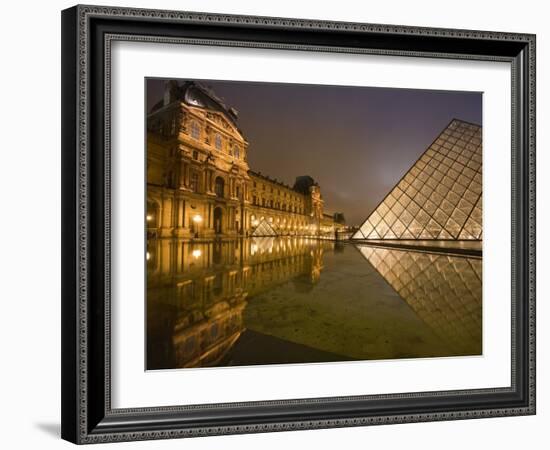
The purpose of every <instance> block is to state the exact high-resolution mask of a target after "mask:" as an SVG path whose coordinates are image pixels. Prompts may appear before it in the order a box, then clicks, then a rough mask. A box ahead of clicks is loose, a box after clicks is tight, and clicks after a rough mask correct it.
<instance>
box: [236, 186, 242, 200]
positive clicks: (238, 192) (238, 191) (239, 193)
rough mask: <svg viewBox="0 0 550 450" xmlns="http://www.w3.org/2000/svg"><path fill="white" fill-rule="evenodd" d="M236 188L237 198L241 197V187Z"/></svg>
mask: <svg viewBox="0 0 550 450" xmlns="http://www.w3.org/2000/svg"><path fill="white" fill-rule="evenodd" d="M236 190H237V198H241V187H240V186H237V187H236Z"/></svg>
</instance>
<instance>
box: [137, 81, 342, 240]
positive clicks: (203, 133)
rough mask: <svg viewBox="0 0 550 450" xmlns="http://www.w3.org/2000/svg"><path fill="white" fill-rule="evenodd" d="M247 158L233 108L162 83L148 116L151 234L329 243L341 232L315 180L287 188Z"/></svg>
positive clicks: (195, 90)
mask: <svg viewBox="0 0 550 450" xmlns="http://www.w3.org/2000/svg"><path fill="white" fill-rule="evenodd" d="M252 151H253V150H252ZM248 152H249V145H248V142H247V140H246V138H245V136H244V135H243V132H242V131H241V130H240V129H239V127H238V125H237V112H236V111H235V110H234V109H233V108H231V107H228V106H227V105H225V104H224V102H223V101H222V100H220V99H219V98H218V97H217V96H216V95H215V93H214V92H212V91H211V90H210V89H208V88H206V87H204V86H202V85H200V84H198V83H195V82H185V83H184V84H182V85H181V86H179V85H178V84H177V83H176V82H175V81H169V82H167V83H166V85H165V92H164V98H163V100H161V101H160V102H159V103H157V104H156V105H155V106H153V108H152V109H151V111H150V113H149V114H148V116H147V215H146V218H147V230H148V236H155V237H177V238H188V239H192V238H199V239H203V238H204V239H211V238H214V237H237V236H281V235H293V236H312V237H333V236H334V234H335V231H336V230H337V229H341V228H343V224H341V223H337V222H336V221H335V220H334V217H336V218H337V219H338V218H339V217H341V216H340V215H336V216H332V215H329V214H326V213H325V212H324V205H323V198H322V196H321V191H320V186H319V185H318V184H317V183H316V182H315V180H314V179H313V178H311V177H310V176H307V175H302V176H298V177H297V178H296V182H295V183H294V185H293V186H292V187H291V186H288V185H286V184H284V183H282V182H280V181H278V180H276V179H273V178H270V177H269V176H267V175H264V174H261V173H259V172H256V171H254V170H253V169H252V168H250V167H249V165H248ZM338 222H341V220H338Z"/></svg>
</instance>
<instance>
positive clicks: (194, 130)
mask: <svg viewBox="0 0 550 450" xmlns="http://www.w3.org/2000/svg"><path fill="white" fill-rule="evenodd" d="M191 137H192V138H193V139H200V138H201V127H200V125H199V124H198V123H197V122H195V121H193V122H191Z"/></svg>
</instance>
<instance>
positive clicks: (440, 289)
mask: <svg viewBox="0 0 550 450" xmlns="http://www.w3.org/2000/svg"><path fill="white" fill-rule="evenodd" d="M359 250H360V251H361V253H362V254H363V256H365V258H366V259H367V260H368V261H369V262H370V263H371V264H372V265H373V266H374V268H375V269H376V270H377V271H378V272H379V273H380V274H381V275H382V276H383V277H384V278H385V280H386V281H387V282H388V283H389V284H390V285H391V287H392V288H393V289H394V290H395V291H397V293H398V294H399V296H400V297H401V298H402V299H403V300H405V301H406V302H407V303H408V304H409V306H410V307H411V308H412V309H413V310H414V312H415V313H416V314H417V315H418V316H419V317H420V318H421V319H422V320H424V322H426V324H428V325H429V326H430V327H431V328H432V329H433V330H434V332H435V333H436V334H437V335H438V336H439V337H440V338H441V339H443V340H444V341H445V342H447V343H448V344H449V345H450V346H451V348H453V349H454V350H455V352H456V354H457V355H461V354H470V355H471V354H481V279H482V276H481V265H482V262H481V259H476V258H466V257H458V256H448V255H443V254H439V255H438V254H431V253H420V252H412V251H402V250H393V249H386V248H376V247H371V246H366V245H365V246H360V247H359ZM472 349H477V351H476V352H475V353H472Z"/></svg>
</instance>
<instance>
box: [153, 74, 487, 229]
mask: <svg viewBox="0 0 550 450" xmlns="http://www.w3.org/2000/svg"><path fill="white" fill-rule="evenodd" d="M182 82H183V80H182ZM200 82H201V83H202V84H204V85H206V86H209V87H210V88H212V89H213V90H214V92H215V93H216V95H217V96H218V97H220V98H221V99H222V100H224V102H225V103H226V105H227V106H232V107H234V108H235V109H236V110H237V111H238V113H239V120H238V124H239V127H240V129H241V131H242V132H243V133H244V135H245V138H246V139H247V140H248V142H249V143H250V146H249V148H248V164H249V166H250V168H251V169H252V170H254V171H257V172H258V171H259V172H262V174H265V175H269V176H270V177H271V178H277V179H278V180H282V181H284V182H285V183H287V184H289V185H290V186H292V185H293V184H294V180H295V178H296V176H298V175H310V176H312V177H313V178H314V179H315V180H316V181H317V182H318V183H319V185H320V186H321V194H322V196H323V198H324V200H325V212H327V213H333V212H343V213H344V215H345V217H346V222H347V224H348V225H360V224H361V223H362V222H363V221H364V219H365V218H366V217H367V216H368V215H369V214H370V213H371V212H372V210H373V209H374V208H375V207H376V205H377V204H378V203H379V202H380V200H382V199H383V198H384V196H385V195H386V194H387V193H388V192H389V191H390V190H391V189H392V188H393V186H394V185H395V184H396V183H397V182H398V181H399V179H400V178H401V177H402V176H403V175H404V174H405V173H406V172H407V170H408V169H409V168H410V167H411V166H412V164H413V163H414V162H415V161H416V159H418V157H419V156H420V155H421V154H422V152H423V151H424V150H426V148H427V147H428V146H429V145H430V144H431V143H432V142H433V141H434V139H435V138H436V137H437V135H438V134H439V133H440V132H441V131H442V130H443V128H445V126H446V125H447V124H448V123H449V122H450V121H451V119H453V118H457V119H461V120H465V121H468V122H473V123H476V124H478V125H481V117H482V112H481V109H482V107H481V105H482V94H481V93H479V92H458V91H456V92H452V91H428V90H416V89H390V88H375V87H345V86H321V85H303V84H300V85H299V84H280V83H251V82H225V81H210V80H208V81H200ZM163 91H164V81H163V80H148V83H147V102H148V105H147V109H148V110H149V109H150V108H151V107H152V105H154V104H155V103H156V102H157V101H158V100H160V99H161V98H162V96H163Z"/></svg>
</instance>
